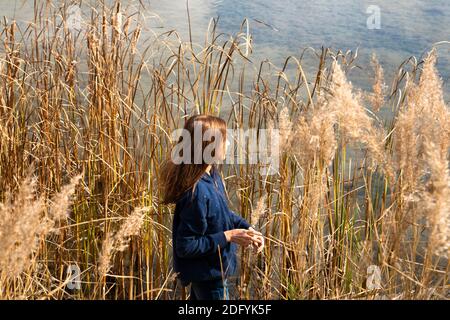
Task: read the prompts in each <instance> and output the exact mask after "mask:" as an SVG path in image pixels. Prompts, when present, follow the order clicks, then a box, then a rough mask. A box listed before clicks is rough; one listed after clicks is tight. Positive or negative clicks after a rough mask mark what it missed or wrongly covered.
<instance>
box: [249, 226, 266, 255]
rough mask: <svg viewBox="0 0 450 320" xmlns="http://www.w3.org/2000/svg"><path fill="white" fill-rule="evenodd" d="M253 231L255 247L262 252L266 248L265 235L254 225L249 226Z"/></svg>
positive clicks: (258, 251) (253, 244) (257, 251)
mask: <svg viewBox="0 0 450 320" xmlns="http://www.w3.org/2000/svg"><path fill="white" fill-rule="evenodd" d="M248 230H250V232H251V233H253V238H254V241H253V243H252V246H253V248H255V249H256V253H257V254H258V253H261V252H262V251H263V249H264V237H263V235H262V233H261V232H259V231H256V230H255V229H253V228H252V227H250V228H248Z"/></svg>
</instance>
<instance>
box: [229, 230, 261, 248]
mask: <svg viewBox="0 0 450 320" xmlns="http://www.w3.org/2000/svg"><path fill="white" fill-rule="evenodd" d="M224 233H225V238H226V239H227V241H228V242H234V243H237V244H238V245H240V246H243V247H247V246H249V245H251V244H252V243H253V242H254V241H256V239H255V236H254V235H253V233H252V231H250V230H247V229H233V230H227V231H224Z"/></svg>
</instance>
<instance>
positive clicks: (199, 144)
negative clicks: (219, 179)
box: [159, 114, 227, 204]
mask: <svg viewBox="0 0 450 320" xmlns="http://www.w3.org/2000/svg"><path fill="white" fill-rule="evenodd" d="M198 128H201V131H200V130H199V129H198ZM196 130H198V131H197V133H198V132H201V137H199V136H198V135H196V133H195V131H196ZM183 132H184V133H185V134H187V135H188V136H189V137H188V139H186V136H184V135H181V136H180V138H179V140H178V143H177V144H176V145H175V146H173V147H172V148H171V149H172V150H170V152H169V153H168V155H167V156H166V160H165V161H164V163H163V165H162V168H161V170H160V179H159V181H160V192H161V195H162V199H161V201H160V203H162V204H170V203H175V202H176V201H177V200H178V199H179V198H180V197H181V196H182V195H183V193H184V192H186V191H188V190H190V189H191V188H192V189H195V186H196V184H197V182H198V180H199V179H200V178H201V177H202V175H203V174H204V173H205V172H206V169H207V168H208V166H209V165H210V164H211V165H214V166H215V164H216V163H215V162H214V161H211V160H208V159H205V157H204V156H203V155H204V153H205V149H206V150H212V152H211V155H212V156H213V157H214V159H217V157H218V156H219V157H222V156H223V152H225V142H226V133H227V124H226V122H225V121H224V120H223V119H221V118H219V117H215V116H211V115H204V114H201V115H194V116H192V117H190V118H189V119H188V120H187V121H186V123H185V125H184V131H183ZM205 133H206V134H205ZM208 134H209V135H212V137H211V138H210V139H209V140H208V136H209V135H208ZM205 137H206V138H205ZM216 137H219V138H221V139H217V138H216ZM212 138H214V139H212ZM216 139H217V140H218V141H215V140H216ZM211 140H212V141H211ZM180 146H182V147H183V149H182V150H181V151H182V153H184V151H186V150H187V152H189V153H190V156H189V154H183V155H182V157H181V159H182V160H181V161H175V162H174V161H173V157H174V149H175V150H178V148H180ZM212 147H213V148H212ZM176 148H177V149H176ZM217 151H218V152H219V154H218V153H217ZM176 156H180V154H177V155H176Z"/></svg>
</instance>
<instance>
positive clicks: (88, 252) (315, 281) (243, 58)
mask: <svg viewBox="0 0 450 320" xmlns="http://www.w3.org/2000/svg"><path fill="white" fill-rule="evenodd" d="M137 5H139V4H137ZM41 6H42V7H39V6H37V8H36V10H38V11H41V10H42V12H46V14H47V16H41V15H40V14H38V11H37V12H36V18H35V21H33V23H32V24H30V25H29V26H28V28H26V29H24V28H19V27H18V26H17V25H16V24H15V23H14V22H8V21H4V22H3V23H2V26H1V28H0V38H1V43H2V47H1V48H0V137H1V144H0V159H1V161H0V176H1V179H0V243H1V250H0V288H1V292H0V298H2V299H61V298H76V299H97V298H100V299H176V298H180V297H181V296H179V295H178V293H177V290H175V289H176V283H175V281H174V273H173V270H172V266H171V252H172V248H171V231H170V229H171V221H172V214H173V209H174V208H173V206H160V205H158V199H159V198H160V195H159V194H158V188H157V186H158V179H157V177H158V175H157V174H156V173H157V172H158V170H159V166H160V164H161V161H162V159H163V158H164V155H165V152H166V151H167V149H168V147H169V146H170V144H171V143H172V142H171V141H170V134H171V132H172V130H174V129H175V128H178V127H179V126H180V125H181V124H182V121H183V119H184V118H185V117H186V115H188V114H191V113H192V112H204V113H213V114H216V115H217V114H218V115H220V116H222V117H223V118H224V119H226V120H227V121H228V125H229V127H230V128H256V129H263V128H278V129H280V132H281V139H280V141H281V144H282V148H281V161H280V168H279V170H278V172H277V174H275V175H271V176H262V175H260V174H259V172H260V169H261V167H263V164H256V165H250V164H246V165H227V166H225V168H224V169H225V176H227V177H228V179H226V181H227V185H228V190H231V191H233V192H231V196H232V200H233V203H234V208H233V209H234V210H235V211H237V212H239V213H240V214H242V215H243V216H244V217H245V218H247V219H249V220H251V221H252V222H253V223H257V225H258V227H259V228H260V229H261V231H262V232H263V234H264V236H265V239H266V248H265V249H264V252H263V254H262V255H259V256H255V255H254V254H252V253H251V252H247V251H240V260H241V269H240V271H239V275H238V276H237V278H238V280H239V286H238V292H237V294H238V297H239V298H243V299H246V298H260V299H287V298H290V299H325V298H326V299H360V298H363V299H373V298H380V297H385V298H389V299H419V298H420V299H422V298H424V299H442V298H448V274H449V273H448V271H449V263H448V253H449V216H450V213H449V210H450V207H449V199H450V195H449V193H450V192H449V190H450V189H449V188H450V185H449V181H450V178H449V167H448V161H449V158H448V157H449V155H448V150H449V147H450V142H449V141H450V116H449V109H448V107H447V105H446V104H445V101H444V99H443V92H442V83H441V80H440V78H439V76H438V71H437V70H436V54H435V53H434V51H432V52H431V53H430V54H429V55H428V56H427V57H425V59H423V61H420V63H418V64H414V63H413V61H414V60H411V59H410V60H408V61H407V62H405V63H404V64H402V65H401V66H400V67H399V69H398V73H397V76H396V78H395V79H392V80H391V81H392V85H391V86H390V88H389V89H390V93H389V94H387V92H388V90H387V88H386V86H385V81H386V80H385V79H384V76H383V71H382V68H381V66H380V65H379V64H378V63H377V62H375V60H374V67H375V82H374V86H373V92H371V93H363V92H361V91H359V90H357V89H355V88H354V87H353V86H352V84H351V83H350V82H349V81H348V80H347V75H346V72H345V71H346V70H349V69H350V68H351V67H352V65H353V64H354V58H355V56H354V55H353V53H352V52H348V53H342V52H332V51H331V50H329V49H323V50H322V51H320V52H315V54H317V57H318V70H317V72H315V74H314V75H310V74H305V72H304V70H303V68H302V63H303V61H302V59H298V58H296V57H288V58H287V59H286V63H285V65H284V66H283V68H282V69H278V68H276V67H275V66H272V65H270V63H262V64H261V65H260V66H259V67H258V68H256V70H255V73H252V72H251V69H252V68H254V63H252V62H251V60H249V59H251V56H250V55H249V52H251V46H250V41H249V35H248V34H247V33H246V32H238V33H237V34H235V35H234V36H233V37H224V36H223V35H222V36H221V35H219V34H217V33H216V21H212V22H211V24H210V28H209V30H208V31H207V37H206V41H205V43H204V44H203V45H201V46H197V45H196V44H193V43H191V42H189V41H187V42H184V41H183V40H182V39H181V38H180V37H179V36H178V34H177V33H176V32H175V31H173V32H170V33H166V34H163V35H160V36H159V37H158V38H152V40H151V41H150V40H148V39H146V38H145V37H143V33H144V32H143V30H144V29H143V28H144V26H143V25H142V24H141V23H140V21H139V19H137V17H136V16H134V15H128V13H127V11H126V10H125V9H124V8H122V6H121V4H120V2H116V3H115V4H114V5H113V6H112V7H111V8H108V7H107V6H106V5H105V6H101V7H100V8H98V9H99V10H98V11H94V10H93V11H92V12H91V13H92V14H90V15H89V17H90V18H89V19H90V20H89V21H86V25H85V27H84V28H83V30H81V31H80V32H73V31H71V30H69V29H68V28H67V26H65V21H64V19H63V20H61V19H60V18H58V17H64V16H65V15H64V12H65V10H67V6H66V5H64V6H62V7H60V8H56V7H52V5H51V4H50V3H49V2H43V3H42V4H41ZM120 12H121V13H122V14H119V13H120ZM246 23H247V22H244V23H243V25H242V29H243V30H245V26H246V25H245V24H246ZM42 31H45V32H42ZM144 31H145V30H144ZM146 32H148V31H146ZM147 40H148V41H147ZM363 96H369V97H370V99H366V100H368V102H369V103H370V104H369V105H367V104H365V101H364V99H363V98H362V97H363ZM383 108H384V109H388V108H391V110H392V119H388V120H387V121H385V122H384V123H382V122H381V121H380V120H379V117H378V116H379V115H378V113H379V111H380V110H381V109H383ZM73 265H76V266H78V267H79V268H80V270H81V275H80V277H81V282H82V285H81V289H80V290H72V289H70V288H68V287H67V283H68V281H69V280H70V279H69V278H68V274H67V268H68V267H70V266H73ZM371 265H375V266H377V267H378V268H380V270H381V275H382V277H381V279H380V287H377V288H373V287H368V286H367V280H368V278H369V274H368V267H369V266H371Z"/></svg>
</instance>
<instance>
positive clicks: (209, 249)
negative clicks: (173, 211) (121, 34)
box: [175, 189, 228, 258]
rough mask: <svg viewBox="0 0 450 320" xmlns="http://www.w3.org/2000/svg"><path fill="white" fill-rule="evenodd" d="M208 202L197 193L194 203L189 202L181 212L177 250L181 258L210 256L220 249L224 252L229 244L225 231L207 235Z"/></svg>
mask: <svg viewBox="0 0 450 320" xmlns="http://www.w3.org/2000/svg"><path fill="white" fill-rule="evenodd" d="M197 190H198V189H197ZM189 198H190V196H189ZM207 201H208V200H207V199H206V198H205V197H204V196H202V195H201V193H199V192H196V193H194V197H193V199H192V201H190V200H187V202H186V205H185V207H184V208H183V210H181V211H180V216H179V218H180V222H179V225H178V228H177V235H176V248H175V250H176V254H177V255H178V256H179V257H180V258H196V257H201V256H206V255H210V254H213V253H216V252H218V248H220V249H221V250H222V249H223V248H224V247H225V246H227V244H228V242H227V239H226V237H225V233H224V232H223V231H220V232H217V233H213V234H205V232H206V230H207V226H208V225H207V220H206V215H207V212H208V202H207Z"/></svg>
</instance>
